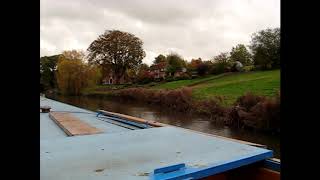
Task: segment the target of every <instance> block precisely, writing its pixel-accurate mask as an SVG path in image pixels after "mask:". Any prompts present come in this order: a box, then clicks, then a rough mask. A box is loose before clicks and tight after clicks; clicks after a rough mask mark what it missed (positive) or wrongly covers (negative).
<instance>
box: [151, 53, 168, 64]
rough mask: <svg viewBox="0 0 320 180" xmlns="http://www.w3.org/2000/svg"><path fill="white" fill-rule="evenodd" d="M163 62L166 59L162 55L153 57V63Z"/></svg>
mask: <svg viewBox="0 0 320 180" xmlns="http://www.w3.org/2000/svg"><path fill="white" fill-rule="evenodd" d="M164 62H167V59H166V57H165V56H164V55H162V54H160V55H159V56H157V57H156V58H155V59H154V61H153V64H158V63H164Z"/></svg>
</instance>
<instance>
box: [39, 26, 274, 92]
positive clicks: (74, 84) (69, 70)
mask: <svg viewBox="0 0 320 180" xmlns="http://www.w3.org/2000/svg"><path fill="white" fill-rule="evenodd" d="M247 47H248V48H247ZM144 57H145V51H144V50H143V42H142V40H140V39H139V38H138V37H136V36H135V35H133V34H130V33H127V32H121V31H118V30H111V31H105V32H104V33H103V34H101V35H100V36H99V37H98V38H97V39H96V40H94V41H93V42H92V43H91V44H90V45H89V47H88V49H87V56H85V55H84V53H83V52H81V51H75V50H73V51H65V52H63V53H62V54H60V55H55V56H49V57H48V56H45V57H41V58H40V91H45V90H50V89H57V88H58V89H59V91H60V92H62V93H65V94H73V95H79V94H80V93H81V91H82V90H83V89H84V88H87V87H90V86H94V85H96V84H101V83H102V80H103V78H105V77H106V76H107V75H108V74H113V75H114V76H115V77H114V82H115V83H116V84H117V83H121V79H124V78H126V79H129V81H130V82H131V83H148V82H151V81H154V80H155V78H154V74H152V70H153V69H152V68H154V67H155V65H157V64H161V63H163V64H165V66H164V67H165V74H166V78H165V81H172V80H178V79H187V78H192V77H194V76H204V75H206V74H220V73H224V72H232V71H251V70H267V69H275V68H279V67H280V28H275V29H265V30H262V31H259V32H257V33H254V34H253V35H252V39H251V42H250V44H249V45H247V46H245V45H243V44H239V45H237V46H235V47H233V48H232V50H231V52H223V53H220V54H219V55H217V56H215V57H213V58H212V59H209V60H202V59H201V58H198V59H192V60H191V61H187V60H185V59H184V58H183V57H182V56H181V55H179V54H176V53H172V54H169V55H162V54H160V55H159V56H157V57H156V58H155V60H154V62H153V64H152V66H151V67H149V66H148V65H146V64H143V63H142V59H143V58H144ZM160 70H161V68H160ZM179 72H181V73H180V74H179V75H178V76H175V75H174V74H176V73H179ZM158 79H160V80H161V78H158Z"/></svg>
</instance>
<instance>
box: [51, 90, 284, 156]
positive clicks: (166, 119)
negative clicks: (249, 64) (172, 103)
mask: <svg viewBox="0 0 320 180" xmlns="http://www.w3.org/2000/svg"><path fill="white" fill-rule="evenodd" d="M49 98H51V99H55V100H57V101H60V102H64V103H67V104H71V105H74V106H77V107H81V108H84V109H89V110H92V111H96V110H98V109H103V110H106V111H112V112H117V113H121V114H127V115H130V116H135V117H140V118H143V119H147V120H155V121H158V122H162V123H166V124H170V125H174V126H179V127H183V128H187V129H192V130H196V131H201V132H204V133H209V134H215V135H219V136H224V137H228V138H234V139H239V140H244V141H249V142H253V143H258V144H263V145H266V146H267V147H268V149H271V150H273V151H274V156H275V157H276V158H280V137H279V136H278V135H270V134H264V133H259V132H253V131H249V130H245V129H235V128H230V127H227V126H224V125H222V124H217V123H214V122H212V121H211V120H210V119H209V118H204V117H199V116H194V115H192V114H188V113H173V112H168V111H166V110H163V109H161V108H159V107H157V106H150V105H146V104H142V103H138V102H128V101H116V100H114V99H112V100H110V99H103V98H97V97H87V96H61V95H56V96H52V97H49Z"/></svg>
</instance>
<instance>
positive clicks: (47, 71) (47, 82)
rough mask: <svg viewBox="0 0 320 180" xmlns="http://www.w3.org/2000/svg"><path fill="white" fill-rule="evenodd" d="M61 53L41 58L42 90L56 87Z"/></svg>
mask: <svg viewBox="0 0 320 180" xmlns="http://www.w3.org/2000/svg"><path fill="white" fill-rule="evenodd" d="M58 58H59V55H54V56H44V57H41V58H40V86H42V90H47V89H52V88H55V87H56V84H57V83H56V77H55V71H56V68H57V62H58Z"/></svg>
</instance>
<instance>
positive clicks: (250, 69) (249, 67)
mask: <svg viewBox="0 0 320 180" xmlns="http://www.w3.org/2000/svg"><path fill="white" fill-rule="evenodd" d="M243 70H244V71H245V72H249V71H253V70H254V66H244V67H243Z"/></svg>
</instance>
